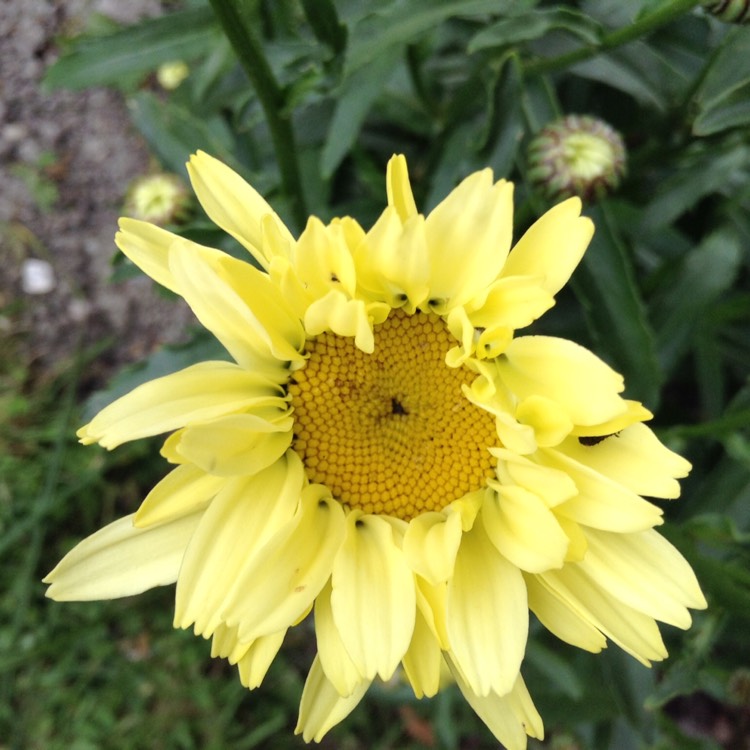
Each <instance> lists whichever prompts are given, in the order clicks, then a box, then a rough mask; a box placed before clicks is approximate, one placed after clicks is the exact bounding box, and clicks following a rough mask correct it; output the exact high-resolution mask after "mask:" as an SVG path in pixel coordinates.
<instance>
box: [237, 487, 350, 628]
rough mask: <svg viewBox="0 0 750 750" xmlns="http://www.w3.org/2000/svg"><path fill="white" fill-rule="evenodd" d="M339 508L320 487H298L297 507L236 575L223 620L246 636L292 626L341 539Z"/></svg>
mask: <svg viewBox="0 0 750 750" xmlns="http://www.w3.org/2000/svg"><path fill="white" fill-rule="evenodd" d="M344 526H345V520H344V511H343V509H342V508H341V506H340V505H339V504H338V503H337V502H336V501H335V500H333V499H332V498H331V497H330V496H328V495H327V490H326V489H325V488H324V487H322V486H320V485H310V486H308V487H306V488H305V489H304V490H303V491H302V499H301V502H300V507H299V509H298V511H297V513H296V514H295V516H294V518H293V519H292V521H290V522H289V524H287V525H286V526H284V527H283V528H281V529H280V530H279V531H278V532H277V533H276V534H275V535H274V536H273V537H272V538H271V539H270V540H269V542H268V543H267V544H266V545H265V546H264V547H263V548H262V549H261V550H260V551H259V552H258V554H257V555H255V556H253V557H252V558H251V559H250V560H249V561H248V563H247V564H246V565H245V566H244V568H243V569H242V571H241V572H240V573H239V574H238V575H237V577H236V580H235V582H234V587H233V588H232V591H231V592H230V594H229V596H228V597H227V600H226V603H225V611H224V620H225V621H226V622H227V624H228V625H239V636H240V638H241V639H243V640H251V639H254V638H257V637H258V636H261V635H270V634H271V633H277V632H278V631H279V630H282V629H283V628H285V627H289V626H290V625H292V624H293V623H294V622H295V621H296V620H297V619H298V618H299V617H300V616H301V615H302V614H303V613H304V612H305V611H306V610H307V609H308V608H309V607H310V605H311V604H312V603H313V601H315V597H316V596H317V595H318V594H319V593H320V591H321V589H322V588H323V586H324V585H325V583H326V581H327V580H328V577H329V576H330V574H331V567H332V565H333V559H334V557H335V556H336V553H337V552H338V550H339V547H340V546H341V543H342V541H343V538H344Z"/></svg>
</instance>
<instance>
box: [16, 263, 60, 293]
mask: <svg viewBox="0 0 750 750" xmlns="http://www.w3.org/2000/svg"><path fill="white" fill-rule="evenodd" d="M56 284H57V281H56V280H55V272H54V271H53V270H52V266H51V265H50V264H49V263H47V261H46V260H39V259H38V258H29V259H28V260H25V261H24V262H23V264H22V265H21V288H22V289H23V290H24V292H26V294H47V292H51V291H52V290H53V289H54V288H55V286H56Z"/></svg>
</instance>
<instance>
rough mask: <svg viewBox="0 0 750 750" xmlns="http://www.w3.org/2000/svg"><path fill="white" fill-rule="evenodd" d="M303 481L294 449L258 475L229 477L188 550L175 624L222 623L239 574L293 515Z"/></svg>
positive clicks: (203, 629) (209, 627)
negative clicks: (226, 605)
mask: <svg viewBox="0 0 750 750" xmlns="http://www.w3.org/2000/svg"><path fill="white" fill-rule="evenodd" d="M303 483H304V470H303V468H302V463H301V461H300V460H299V458H298V457H297V455H296V454H295V453H292V452H291V451H290V452H289V453H288V454H287V455H286V456H284V457H283V458H282V459H280V460H279V461H277V462H276V463H275V464H273V465H272V466H270V467H269V468H267V469H265V470H264V471H262V472H260V473H259V474H256V475H255V476H252V477H242V478H237V479H232V480H228V481H226V484H225V486H224V489H223V490H222V491H221V492H220V493H219V494H218V495H217V496H216V497H215V498H214V500H213V502H212V503H211V505H210V506H209V507H208V510H207V511H206V512H205V514H204V517H203V519H202V521H201V523H200V525H199V526H198V528H197V530H196V532H195V534H194V535H193V538H192V539H191V542H190V545H189V546H188V548H187V551H186V553H185V559H184V562H183V565H182V570H181V571H180V578H179V581H178V583H177V593H176V597H175V617H174V623H175V627H179V628H187V627H189V626H190V625H192V624H195V632H196V633H200V634H203V635H209V634H211V633H212V632H213V631H214V630H215V629H216V627H218V625H219V623H220V622H221V620H222V610H223V608H224V605H225V602H226V600H227V598H228V597H229V595H230V593H231V591H232V590H233V588H234V585H235V582H236V579H237V577H238V576H239V575H240V574H241V572H242V571H243V570H244V569H245V568H246V567H247V566H248V563H249V562H250V561H252V560H253V559H255V558H257V557H258V556H261V555H262V554H263V548H264V546H265V544H266V543H268V542H269V540H271V539H272V538H273V537H274V535H275V534H277V533H278V532H279V530H280V529H284V528H286V527H287V526H288V525H289V524H290V522H291V521H292V519H293V518H294V514H295V512H296V510H297V506H298V504H299V500H300V496H301V493H302V486H303ZM282 629H283V628H278V630H282ZM268 634H269V635H270V633H268ZM264 635H265V634H264ZM244 640H245V641H249V640H251V639H249V638H245V639H244Z"/></svg>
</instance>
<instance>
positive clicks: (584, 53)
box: [524, 0, 698, 75]
mask: <svg viewBox="0 0 750 750" xmlns="http://www.w3.org/2000/svg"><path fill="white" fill-rule="evenodd" d="M696 5H698V3H697V2H696V0H674V1H673V2H671V3H668V4H667V5H664V6H663V7H661V8H659V10H656V11H654V12H653V13H648V14H646V15H645V16H643V18H640V19H639V20H637V21H636V22H635V23H633V24H631V25H630V26H623V27H622V28H620V29H615V30H614V31H611V32H609V34H605V35H604V36H603V37H602V38H601V41H600V42H599V44H598V45H596V46H593V47H579V48H578V49H574V50H571V51H570V52H566V53H565V54H564V55H560V56H559V57H549V58H544V59H541V60H534V61H532V62H530V63H528V64H527V65H526V66H525V68H524V71H525V72H526V73H527V74H531V75H537V74H539V73H547V72H549V71H551V70H562V69H564V68H567V67H569V66H570V65H574V64H575V63H578V62H581V61H582V60H588V59H589V58H590V57H596V55H598V54H600V53H601V52H604V51H605V50H609V49H613V48H614V47H620V46H622V45H623V44H627V43H628V42H632V41H634V40H636V39H638V38H639V37H642V36H645V35H646V34H650V33H651V32H652V31H654V30H655V29H658V28H659V27H660V26H663V25H664V24H667V23H669V22H670V21H673V20H674V19H675V18H678V17H679V16H681V15H683V14H684V13H687V11H689V10H690V9H691V8H693V7H695V6H696Z"/></svg>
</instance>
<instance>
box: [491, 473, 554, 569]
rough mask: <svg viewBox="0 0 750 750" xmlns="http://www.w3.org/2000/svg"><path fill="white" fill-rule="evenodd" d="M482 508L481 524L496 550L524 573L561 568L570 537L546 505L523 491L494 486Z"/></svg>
mask: <svg viewBox="0 0 750 750" xmlns="http://www.w3.org/2000/svg"><path fill="white" fill-rule="evenodd" d="M492 487H493V489H495V490H496V491H495V492H492V493H488V496H487V499H486V500H485V502H484V505H483V506H482V520H483V522H484V527H485V530H486V531H487V535H488V536H489V538H490V541H491V542H492V543H493V544H494V545H495V547H496V548H497V550H498V551H499V552H500V553H501V554H502V555H504V556H505V557H507V558H508V560H510V562H511V563H513V564H514V565H516V566H518V567H519V568H520V569H521V570H526V571H529V572H532V573H540V572H542V571H544V570H549V569H550V568H561V567H562V565H563V563H564V562H565V555H566V553H567V550H568V537H567V536H566V535H565V532H564V531H563V530H562V528H560V524H559V523H558V522H557V519H556V518H555V516H554V515H553V513H552V511H550V510H549V508H547V506H546V505H545V503H544V502H543V501H542V500H541V499H540V498H539V496H538V495H535V494H534V493H533V492H529V491H528V490H525V489H524V488H523V487H516V486H511V487H504V486H502V485H500V484H496V483H493V484H492Z"/></svg>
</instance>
